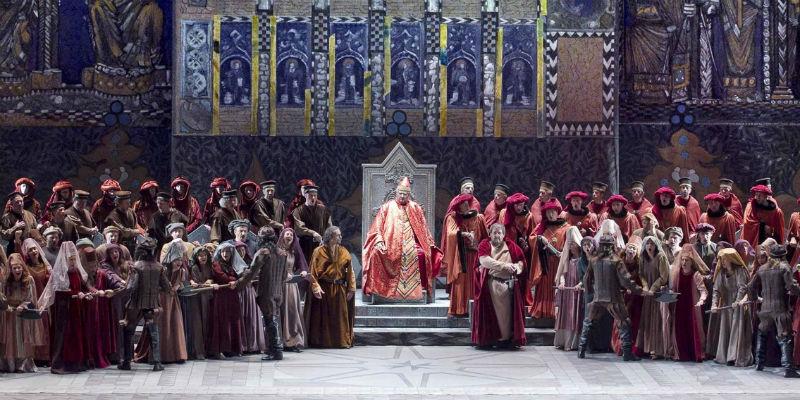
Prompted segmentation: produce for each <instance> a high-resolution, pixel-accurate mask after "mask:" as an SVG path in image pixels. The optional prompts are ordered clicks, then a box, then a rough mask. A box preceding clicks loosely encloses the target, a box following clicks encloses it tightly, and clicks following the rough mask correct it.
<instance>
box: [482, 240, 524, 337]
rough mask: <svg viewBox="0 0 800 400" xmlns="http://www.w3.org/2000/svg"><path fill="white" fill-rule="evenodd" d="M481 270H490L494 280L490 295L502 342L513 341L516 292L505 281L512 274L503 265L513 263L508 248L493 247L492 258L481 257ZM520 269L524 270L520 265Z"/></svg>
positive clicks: (491, 281)
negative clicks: (512, 316) (512, 314)
mask: <svg viewBox="0 0 800 400" xmlns="http://www.w3.org/2000/svg"><path fill="white" fill-rule="evenodd" d="M479 262H480V264H481V268H485V269H488V270H489V271H488V273H489V275H491V276H492V277H493V278H498V279H491V280H490V281H489V282H490V283H489V293H491V297H492V306H493V308H494V314H495V315H496V316H497V326H498V327H499V328H500V340H508V339H511V335H513V333H514V332H513V330H512V320H511V312H512V311H513V309H514V303H513V301H514V290H512V289H510V288H509V287H508V285H506V284H505V283H504V282H503V280H507V279H510V278H511V273H510V272H508V271H505V270H503V265H505V264H509V263H511V254H510V253H509V252H508V246H507V245H506V244H505V243H503V246H502V247H500V248H496V247H494V246H492V256H491V257H481V259H480V260H479ZM518 268H520V269H521V268H522V266H521V265H518Z"/></svg>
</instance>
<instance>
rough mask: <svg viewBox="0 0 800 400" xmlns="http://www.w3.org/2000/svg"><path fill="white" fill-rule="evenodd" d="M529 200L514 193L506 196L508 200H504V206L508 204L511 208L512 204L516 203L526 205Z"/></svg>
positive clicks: (520, 194) (522, 195)
mask: <svg viewBox="0 0 800 400" xmlns="http://www.w3.org/2000/svg"><path fill="white" fill-rule="evenodd" d="M529 200H530V199H529V198H528V196H525V195H524V194H522V193H514V194H512V195H511V196H508V198H507V199H506V204H508V205H509V206H513V205H514V204H517V203H527V202H528V201H529Z"/></svg>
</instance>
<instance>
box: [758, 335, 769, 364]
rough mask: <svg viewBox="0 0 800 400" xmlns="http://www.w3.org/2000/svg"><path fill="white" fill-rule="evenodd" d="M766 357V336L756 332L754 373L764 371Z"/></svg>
mask: <svg viewBox="0 0 800 400" xmlns="http://www.w3.org/2000/svg"><path fill="white" fill-rule="evenodd" d="M766 357H767V334H766V333H762V332H761V331H758V338H757V339H756V371H763V370H764V360H765V359H766Z"/></svg>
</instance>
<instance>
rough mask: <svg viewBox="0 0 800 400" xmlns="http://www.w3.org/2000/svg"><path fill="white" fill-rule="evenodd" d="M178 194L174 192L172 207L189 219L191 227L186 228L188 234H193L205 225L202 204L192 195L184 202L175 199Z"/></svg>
mask: <svg viewBox="0 0 800 400" xmlns="http://www.w3.org/2000/svg"><path fill="white" fill-rule="evenodd" d="M175 195H176V193H175V192H174V191H173V192H172V196H173V197H172V200H171V204H172V207H173V208H175V209H176V210H178V211H180V212H181V213H183V215H185V216H187V217H188V218H189V225H187V226H186V233H191V232H192V231H194V230H195V229H197V227H198V226H200V224H202V223H203V212H202V211H201V210H200V203H198V202H197V199H195V198H194V197H193V196H191V195H186V197H185V198H184V199H183V200H177V199H176V198H175Z"/></svg>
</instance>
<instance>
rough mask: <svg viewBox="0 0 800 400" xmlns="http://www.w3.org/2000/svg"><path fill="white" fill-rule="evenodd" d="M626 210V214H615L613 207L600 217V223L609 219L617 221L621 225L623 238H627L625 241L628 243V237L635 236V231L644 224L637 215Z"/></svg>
mask: <svg viewBox="0 0 800 400" xmlns="http://www.w3.org/2000/svg"><path fill="white" fill-rule="evenodd" d="M624 211H625V214H622V215H613V214H612V211H611V209H609V210H608V211H606V212H605V213H603V215H602V216H601V217H600V223H601V224H602V223H603V221H605V220H607V219H610V220H612V221H614V222H616V223H617V225H619V230H620V232H622V238H623V239H625V243H628V239H630V238H631V236H633V231H635V230H637V229H639V228H641V227H642V225H641V224H640V223H639V220H638V219H637V218H636V216H635V215H633V214H631V213H629V212H628V210H624Z"/></svg>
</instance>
